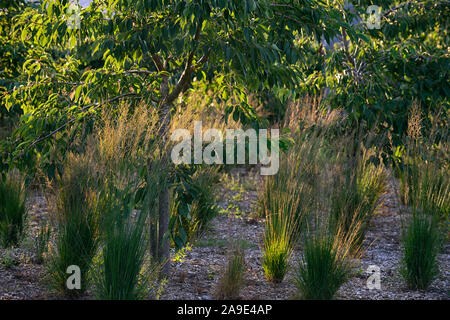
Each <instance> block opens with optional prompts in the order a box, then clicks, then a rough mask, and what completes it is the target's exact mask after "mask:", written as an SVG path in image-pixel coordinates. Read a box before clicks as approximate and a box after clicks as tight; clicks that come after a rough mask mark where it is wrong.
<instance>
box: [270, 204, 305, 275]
mask: <svg viewBox="0 0 450 320" xmlns="http://www.w3.org/2000/svg"><path fill="white" fill-rule="evenodd" d="M296 229H297V226H296V225H295V219H292V217H289V216H287V215H285V214H284V213H282V212H278V213H274V214H269V215H268V216H267V217H266V228H265V233H264V247H263V258H262V267H263V269H264V273H265V275H266V278H267V280H269V281H272V282H275V283H278V282H281V281H283V279H284V276H285V275H286V273H287V272H288V270H289V262H290V258H291V255H292V251H293V247H294V244H295V240H294V239H295V237H294V234H295V233H296Z"/></svg>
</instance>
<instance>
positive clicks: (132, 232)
mask: <svg viewBox="0 0 450 320" xmlns="http://www.w3.org/2000/svg"><path fill="white" fill-rule="evenodd" d="M121 193H122V192H119V193H118V195H114V196H113V197H114V198H115V199H114V198H113V199H111V198H110V199H109V200H110V201H114V200H115V201H114V204H113V205H111V207H110V210H109V211H108V212H105V213H104V214H105V215H106V220H107V223H106V232H105V236H104V240H103V242H104V244H103V249H102V254H101V257H100V262H99V266H98V267H97V269H98V270H97V276H96V278H95V280H96V281H95V282H96V286H95V294H96V295H97V297H98V298H100V299H108V300H132V299H139V298H143V297H145V296H147V295H148V292H147V290H148V288H147V285H148V282H147V281H146V280H148V279H147V278H146V276H148V275H153V276H154V275H155V270H156V269H152V270H151V271H150V272H149V274H145V271H144V268H145V267H147V268H154V264H151V262H149V263H150V264H149V265H147V266H146V262H147V261H146V260H147V259H146V257H148V252H147V250H148V238H147V237H146V233H145V226H146V224H145V217H146V214H145V212H144V213H142V211H141V213H139V214H137V215H136V216H133V210H134V203H133V202H131V203H127V202H124V203H121V201H122V200H121V199H122V198H125V199H127V198H128V199H129V197H127V196H126V194H121Z"/></svg>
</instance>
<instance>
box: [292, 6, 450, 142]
mask: <svg viewBox="0 0 450 320" xmlns="http://www.w3.org/2000/svg"><path fill="white" fill-rule="evenodd" d="M351 3H352V4H353V5H352V6H349V7H347V8H346V9H345V18H346V21H347V22H348V23H350V22H353V23H354V26H353V30H354V31H355V32H357V33H358V34H359V35H362V37H359V38H356V41H355V37H353V39H352V38H351V37H349V35H347V34H346V32H342V33H341V35H340V36H339V37H337V40H338V41H337V44H336V46H334V47H331V48H330V49H329V50H323V51H322V53H323V59H322V60H320V59H310V57H312V56H315V55H316V52H317V48H318V45H315V46H314V45H312V48H311V50H310V54H309V55H308V58H309V59H310V63H309V64H308V65H307V68H303V69H302V71H301V73H302V74H303V77H302V79H305V81H304V82H303V84H302V85H301V87H302V88H303V90H304V91H309V92H311V91H313V92H318V91H320V90H323V89H324V88H325V87H328V88H329V89H330V94H329V95H328V97H327V100H328V102H329V103H330V105H331V106H332V107H334V108H336V107H343V108H344V109H345V110H346V111H347V112H348V114H349V118H350V121H351V124H352V126H353V127H354V126H355V124H360V123H362V122H366V123H367V124H368V125H369V126H373V125H374V124H377V125H378V127H377V129H378V132H380V133H386V132H389V133H390V134H391V135H392V138H393V142H394V144H395V145H400V144H401V142H402V136H403V135H404V134H405V133H406V129H407V119H408V114H409V107H410V106H411V105H412V102H413V101H414V100H416V101H418V102H419V103H420V105H421V107H422V113H423V117H424V118H425V119H426V120H425V123H424V124H425V125H426V124H427V123H428V124H429V123H430V117H431V116H432V114H433V113H434V112H436V111H437V110H438V109H439V108H440V107H441V106H443V107H444V108H443V109H444V110H448V106H449V100H448V97H449V93H450V87H449V84H448V70H449V67H450V58H449V54H448V46H449V45H448V34H447V30H448V28H449V26H448V24H449V20H448V16H449V9H450V1H448V0H443V1H435V0H417V1H407V0H379V1H368V0H354V1H351ZM370 5H378V6H379V7H380V9H381V12H380V15H379V20H380V28H379V29H377V28H369V25H368V24H367V21H368V14H367V9H368V7H369V6H370ZM344 31H346V30H344ZM347 32H348V31H347ZM314 50H315V51H314ZM424 129H426V126H425V128H424Z"/></svg>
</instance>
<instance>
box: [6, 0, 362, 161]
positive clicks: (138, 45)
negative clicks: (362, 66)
mask: <svg viewBox="0 0 450 320" xmlns="http://www.w3.org/2000/svg"><path fill="white" fill-rule="evenodd" d="M69 5H70V3H69V1H67V0H46V1H43V2H42V5H41V6H38V7H36V6H30V5H25V6H24V7H23V8H22V10H21V12H20V14H17V15H16V16H15V17H14V19H13V28H12V30H10V31H9V32H8V36H9V37H10V38H11V39H14V40H15V41H19V40H20V42H21V43H23V46H24V48H25V52H24V57H25V58H24V60H25V61H24V62H18V64H19V66H21V70H23V72H21V73H20V74H19V75H18V76H17V77H15V78H14V84H13V85H12V86H11V89H8V90H7V91H6V92H5V94H4V99H3V101H4V105H5V106H6V108H7V109H11V108H12V107H13V106H16V105H17V106H19V107H20V108H21V112H22V113H23V117H22V118H21V125H20V128H19V129H18V130H16V131H15V133H14V137H15V138H16V140H17V141H16V140H15V141H14V143H13V144H14V146H15V147H14V146H13V149H12V153H11V155H10V159H9V160H17V161H20V162H21V163H25V164H29V165H33V163H34V162H33V161H34V159H35V157H36V156H38V155H40V156H41V157H43V158H44V160H46V161H48V160H49V159H48V157H49V150H50V148H51V146H52V145H55V144H56V145H58V146H64V145H67V137H66V136H64V135H62V134H59V133H60V132H61V131H63V130H64V129H65V128H69V127H73V126H75V127H76V126H77V125H78V124H80V123H82V122H83V120H85V119H88V118H90V117H92V116H95V114H96V113H97V111H98V110H99V109H100V108H101V107H103V106H104V105H105V104H107V103H109V102H113V101H118V100H121V99H131V98H134V97H140V98H142V99H144V100H145V101H146V102H147V104H148V105H149V106H155V107H164V108H165V106H167V105H170V104H172V103H173V102H174V101H175V99H176V98H177V97H178V96H179V95H180V94H186V95H187V94H189V90H188V89H189V88H190V86H191V83H192V81H193V79H194V78H196V79H197V81H200V82H201V83H204V84H205V85H206V84H207V83H208V82H209V81H210V80H211V79H217V80H220V81H217V83H218V84H219V87H218V90H217V91H218V92H220V93H221V94H222V98H224V99H225V98H226V99H228V97H232V98H233V99H234V103H233V104H232V105H230V107H231V109H232V112H233V113H236V114H237V116H238V118H242V120H245V119H246V118H247V115H248V116H250V115H251V114H252V113H253V112H252V107H251V106H250V105H249V103H248V99H247V94H246V91H245V89H244V86H247V87H248V88H249V89H260V88H263V87H265V88H271V87H274V86H278V87H280V88H281V87H290V88H293V87H294V86H295V84H296V82H297V80H296V77H295V74H296V70H297V66H296V64H297V63H302V60H301V56H302V54H301V53H302V52H303V46H302V45H298V42H297V39H298V38H299V37H300V35H301V34H303V35H314V36H315V37H316V38H317V39H318V38H320V37H321V36H323V37H325V38H326V39H330V38H332V37H333V36H334V35H335V34H336V32H337V30H338V28H339V27H343V28H350V26H349V25H348V24H347V23H345V22H344V21H343V18H342V13H341V11H340V10H338V8H336V7H334V6H333V5H332V4H331V3H324V2H322V1H316V0H311V1H307V2H305V3H303V2H302V3H289V4H287V3H284V1H276V2H273V1H265V0H264V1H253V0H246V1H240V0H239V1H217V0H208V1H203V0H201V1H200V0H198V1H197V0H196V1H189V2H184V1H150V0H142V1H138V2H136V3H130V2H128V1H123V0H120V1H110V0H108V1H92V2H91V4H90V6H89V7H88V8H83V9H82V10H81V12H80V28H79V29H76V28H74V29H71V28H69V27H68V24H67V18H68V16H69V15H68V14H67V12H68V10H69ZM350 34H352V36H353V34H354V33H350ZM231 109H230V110H231ZM241 115H242V116H241ZM250 117H251V116H250ZM250 119H251V118H250ZM52 138H53V139H52ZM44 141H45V143H44Z"/></svg>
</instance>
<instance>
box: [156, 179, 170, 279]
mask: <svg viewBox="0 0 450 320" xmlns="http://www.w3.org/2000/svg"><path fill="white" fill-rule="evenodd" d="M169 208H170V197H169V189H168V188H164V189H163V190H161V192H160V194H159V232H158V246H159V252H158V257H159V259H160V261H161V262H163V263H164V265H163V268H162V274H163V275H168V273H169V271H170V260H169V237H168V232H169V218H170V210H169Z"/></svg>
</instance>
